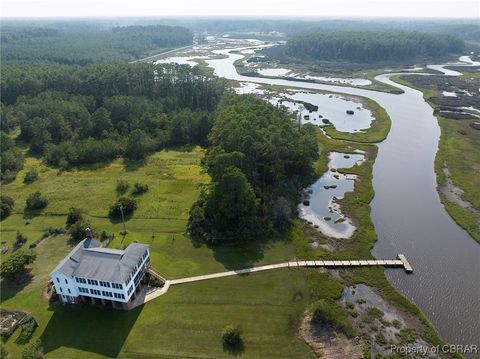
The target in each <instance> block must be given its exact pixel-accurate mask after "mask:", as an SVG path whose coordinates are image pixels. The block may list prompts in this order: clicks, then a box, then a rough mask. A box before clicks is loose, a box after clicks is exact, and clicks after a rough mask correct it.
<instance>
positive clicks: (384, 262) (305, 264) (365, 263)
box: [133, 254, 413, 307]
mask: <svg viewBox="0 0 480 359" xmlns="http://www.w3.org/2000/svg"><path fill="white" fill-rule="evenodd" d="M370 266H383V267H403V269H404V270H405V272H407V273H412V272H413V268H412V266H411V265H410V263H408V261H407V258H406V257H405V255H403V254H399V255H398V256H397V259H375V260H337V261H330V260H328V261H322V260H316V261H301V260H296V261H291V262H284V263H278V264H269V265H265V266H260V267H251V268H243V269H237V270H231V271H226V272H219V273H212V274H204V275H198V276H194V277H186V278H179V279H171V280H168V279H166V278H164V277H163V276H161V274H160V273H159V272H157V271H155V270H153V269H152V270H151V273H152V274H154V275H156V276H158V277H160V276H161V278H162V279H164V282H165V284H164V286H163V287H161V288H157V289H154V290H152V291H149V292H148V293H145V295H143V298H142V299H140V300H136V302H135V303H134V306H133V307H136V306H139V305H141V304H144V303H146V302H148V301H150V300H152V299H155V298H158V297H159V296H161V295H163V294H165V293H167V291H168V289H169V288H170V286H172V285H178V284H185V283H192V282H198V281H202V280H208V279H215V278H223V277H229V276H234V275H242V274H250V273H257V272H264V271H268V270H273V269H279V268H319V267H324V268H329V269H330V268H340V269H341V268H348V267H370Z"/></svg>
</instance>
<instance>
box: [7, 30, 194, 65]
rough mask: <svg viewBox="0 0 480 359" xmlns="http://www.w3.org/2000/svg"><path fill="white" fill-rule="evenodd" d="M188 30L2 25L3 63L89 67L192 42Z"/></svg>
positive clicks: (191, 35) (137, 56)
mask: <svg viewBox="0 0 480 359" xmlns="http://www.w3.org/2000/svg"><path fill="white" fill-rule="evenodd" d="M192 39H193V34H192V32H191V31H190V30H188V29H186V28H184V27H178V26H164V25H150V26H122V27H120V26H116V27H112V28H107V29H105V28H104V27H94V26H92V25H90V26H87V27H85V26H81V25H79V24H78V25H76V26H75V25H74V24H73V25H72V26H70V27H68V28H67V30H66V29H63V28H61V27H60V28H58V27H55V26H54V25H50V26H48V25H46V26H42V27H36V26H18V25H6V26H2V33H1V43H2V53H1V59H2V61H8V60H27V61H31V60H33V61H37V60H41V61H53V62H59V63H63V64H82V65H84V64H89V63H100V62H105V61H111V60H125V61H130V60H135V59H138V58H139V57H141V56H144V55H146V54H148V53H149V52H151V51H154V50H159V49H165V48H173V47H179V46H183V45H189V44H191V43H192Z"/></svg>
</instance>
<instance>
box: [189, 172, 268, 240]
mask: <svg viewBox="0 0 480 359" xmlns="http://www.w3.org/2000/svg"><path fill="white" fill-rule="evenodd" d="M199 208H202V206H199ZM204 217H205V233H207V238H206V239H207V240H208V241H211V242H213V243H224V242H238V241H248V240H251V239H253V238H254V237H255V235H257V234H258V233H259V231H260V224H259V220H258V203H257V199H256V197H255V193H254V192H253V189H252V187H251V186H250V183H248V181H247V178H246V177H245V175H244V174H243V173H242V172H241V171H240V170H239V169H238V168H236V167H229V168H227V169H226V171H225V173H224V174H223V175H222V176H221V177H220V178H219V180H218V182H214V183H213V184H212V186H211V188H210V192H209V193H208V194H207V196H206V198H205V204H204ZM192 224H193V223H192Z"/></svg>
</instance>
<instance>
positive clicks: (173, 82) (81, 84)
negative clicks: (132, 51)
mask: <svg viewBox="0 0 480 359" xmlns="http://www.w3.org/2000/svg"><path fill="white" fill-rule="evenodd" d="M1 91H2V102H3V104H2V122H1V124H2V128H1V130H2V155H1V164H2V166H1V176H2V181H10V180H12V179H14V178H15V176H16V173H17V172H18V170H19V169H21V168H22V164H23V155H22V152H21V151H20V149H19V148H18V146H17V143H24V144H28V146H29V152H30V153H32V154H35V155H39V156H43V158H44V160H45V161H46V163H48V164H49V165H51V166H55V167H60V168H69V167H71V166H75V165H80V164H86V163H95V162H101V161H108V160H112V159H114V158H116V157H118V156H121V155H123V156H125V157H126V158H130V159H135V160H138V159H142V158H144V157H145V156H146V155H147V154H148V153H151V152H152V151H155V150H159V149H161V148H164V147H165V146H183V145H196V144H200V145H205V144H206V143H207V135H208V133H209V132H210V128H211V123H212V112H213V111H214V110H215V108H216V106H217V103H218V102H219V101H220V98H221V97H222V95H223V93H224V91H225V85H224V82H223V80H221V79H218V78H215V77H211V76H207V75H205V74H204V73H203V72H201V71H200V69H198V68H194V69H191V68H190V67H189V66H187V65H176V64H163V65H153V64H146V63H138V64H113V63H107V64H99V65H89V66H83V67H81V66H74V65H53V64H45V63H36V64H33V63H28V64H27V63H19V64H10V65H7V66H4V67H3V68H2V79H1ZM17 128H19V129H20V133H19V135H18V138H17V141H14V140H13V139H12V137H11V136H9V134H10V133H11V132H12V131H14V130H15V129H17Z"/></svg>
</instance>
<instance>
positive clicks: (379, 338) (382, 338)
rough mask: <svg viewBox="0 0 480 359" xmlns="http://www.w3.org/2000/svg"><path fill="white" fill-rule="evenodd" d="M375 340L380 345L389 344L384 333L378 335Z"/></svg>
mask: <svg viewBox="0 0 480 359" xmlns="http://www.w3.org/2000/svg"><path fill="white" fill-rule="evenodd" d="M375 340H376V342H377V344H379V345H385V344H387V340H386V339H385V336H384V335H383V334H382V333H378V334H377V335H376V337H375Z"/></svg>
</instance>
